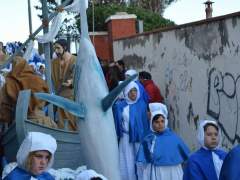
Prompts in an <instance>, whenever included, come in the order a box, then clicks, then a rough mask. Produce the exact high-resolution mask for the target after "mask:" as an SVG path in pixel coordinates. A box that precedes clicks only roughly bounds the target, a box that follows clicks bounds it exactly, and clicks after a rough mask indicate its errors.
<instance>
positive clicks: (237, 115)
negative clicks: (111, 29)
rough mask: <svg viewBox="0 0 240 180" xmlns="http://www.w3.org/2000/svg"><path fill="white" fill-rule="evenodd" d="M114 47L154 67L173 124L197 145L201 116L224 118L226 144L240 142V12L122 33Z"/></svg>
mask: <svg viewBox="0 0 240 180" xmlns="http://www.w3.org/2000/svg"><path fill="white" fill-rule="evenodd" d="M113 53H114V59H115V60H119V59H123V60H124V61H125V63H126V65H127V66H128V67H132V68H136V69H137V70H138V71H141V70H147V71H149V72H151V74H152V76H153V80H154V81H155V82H156V83H157V84H158V86H159V87H160V89H161V91H162V94H163V95H164V97H165V99H166V104H167V106H168V110H169V120H170V126H171V127H172V128H173V129H174V130H175V131H176V132H177V133H178V134H180V136H181V137H182V138H184V140H185V141H186V142H187V144H188V145H189V146H190V148H191V149H192V150H195V149H196V148H198V143H197V140H196V129H197V124H198V122H199V120H201V119H215V120H217V121H218V122H219V124H220V126H221V132H222V134H223V135H222V137H223V138H222V146H223V147H224V148H226V149H229V148H231V147H232V146H233V145H235V144H236V143H238V142H240V122H239V121H240V12H238V13H234V14H231V15H226V16H222V17H217V18H213V19H210V20H203V21H199V22H194V23H190V24H186V25H181V26H176V27H173V28H169V29H162V30H159V31H155V32H151V33H145V34H141V35H138V36H134V37H128V38H124V39H118V40H116V41H114V44H113Z"/></svg>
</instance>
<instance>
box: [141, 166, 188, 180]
mask: <svg viewBox="0 0 240 180" xmlns="http://www.w3.org/2000/svg"><path fill="white" fill-rule="evenodd" d="M139 168H141V169H142V175H141V176H139V178H138V180H182V178H183V170H182V166H181V164H179V165H174V166H154V165H151V164H147V165H140V164H138V169H139Z"/></svg>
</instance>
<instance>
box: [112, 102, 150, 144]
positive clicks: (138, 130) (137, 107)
mask: <svg viewBox="0 0 240 180" xmlns="http://www.w3.org/2000/svg"><path fill="white" fill-rule="evenodd" d="M127 105H128V104H127V103H126V101H125V100H123V101H118V102H116V103H115V105H114V106H113V115H114V121H115V128H116V133H117V136H118V138H121V137H122V135H123V133H128V134H129V142H140V141H142V140H143V138H144V137H145V136H146V135H147V134H148V133H149V120H148V117H147V104H146V103H145V102H144V101H143V100H142V99H141V98H139V100H138V101H137V102H136V103H134V104H131V105H129V132H125V130H124V129H123V126H122V124H123V114H122V113H123V109H124V108H125V107H126V106H127Z"/></svg>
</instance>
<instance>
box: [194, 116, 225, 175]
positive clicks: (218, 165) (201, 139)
mask: <svg viewBox="0 0 240 180" xmlns="http://www.w3.org/2000/svg"><path fill="white" fill-rule="evenodd" d="M207 124H213V125H214V126H217V127H218V124H217V122H216V121H212V120H201V121H200V122H199V127H198V134H197V139H198V142H199V144H200V145H201V146H202V147H203V148H204V149H207V150H208V148H207V147H206V146H205V144H204V127H205V126H206V125H207ZM220 140H221V135H220V130H219V128H218V146H219V144H220V143H219V142H220ZM218 146H217V147H216V148H215V149H217V148H218ZM212 158H213V164H214V168H215V171H216V174H217V177H218V178H219V175H220V170H221V167H222V164H223V160H221V159H220V158H219V156H218V155H217V154H216V153H215V152H214V151H212Z"/></svg>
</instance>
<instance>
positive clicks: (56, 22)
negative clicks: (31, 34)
mask: <svg viewBox="0 0 240 180" xmlns="http://www.w3.org/2000/svg"><path fill="white" fill-rule="evenodd" d="M62 22H63V18H62V13H58V15H57V16H55V17H54V18H53V20H52V24H51V26H50V28H49V32H48V33H46V34H44V35H42V36H41V35H40V36H37V37H36V39H37V41H38V42H39V43H48V42H51V41H53V39H54V38H55V37H56V35H57V33H58V31H59V29H60V27H61V25H62Z"/></svg>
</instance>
